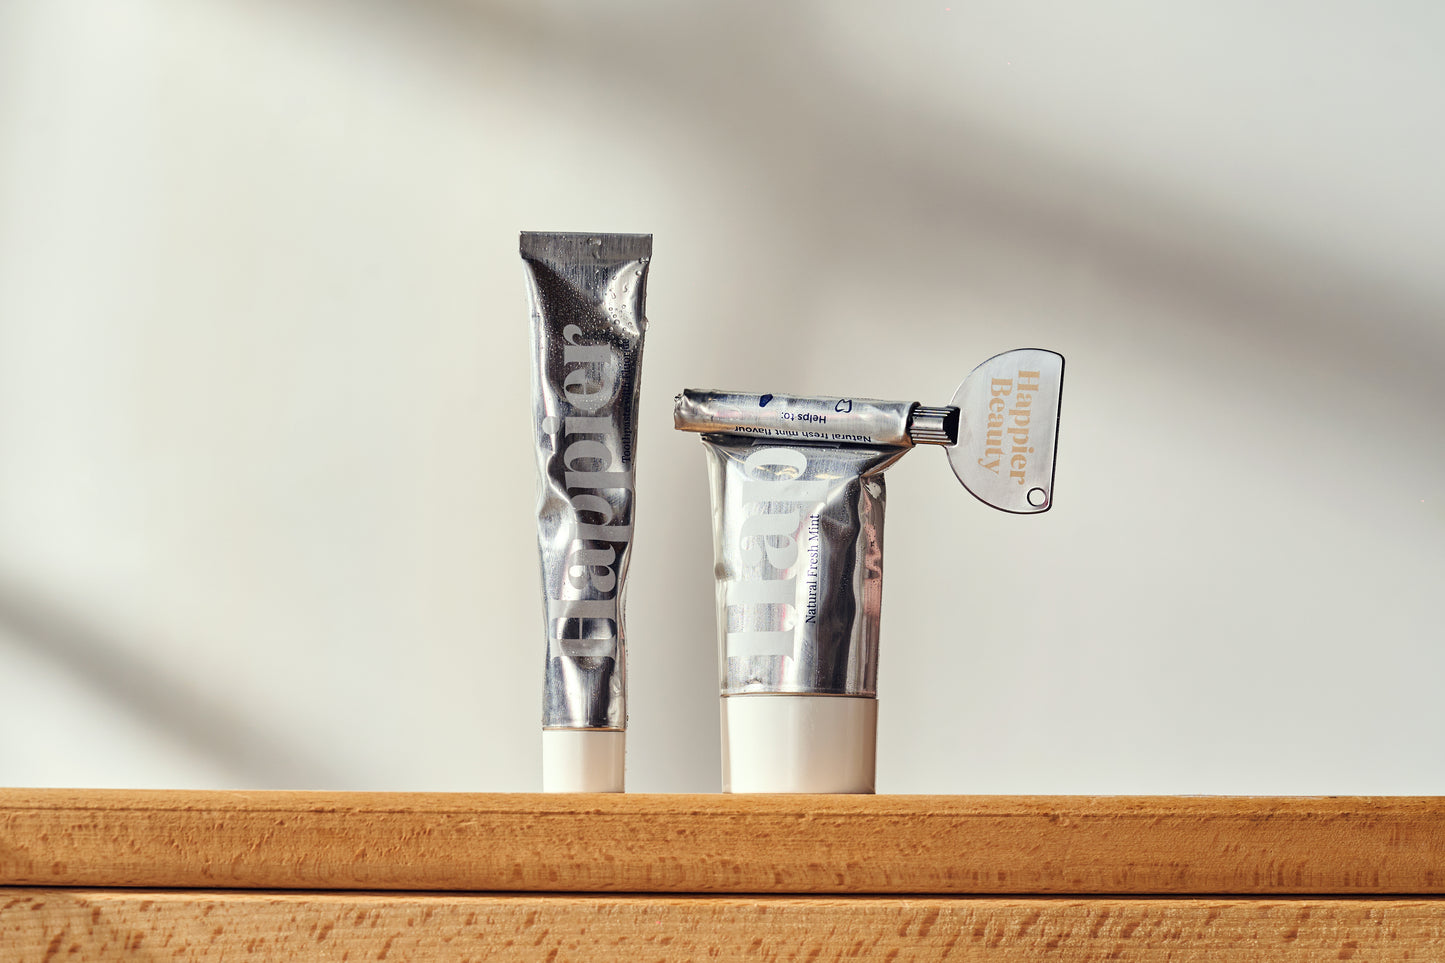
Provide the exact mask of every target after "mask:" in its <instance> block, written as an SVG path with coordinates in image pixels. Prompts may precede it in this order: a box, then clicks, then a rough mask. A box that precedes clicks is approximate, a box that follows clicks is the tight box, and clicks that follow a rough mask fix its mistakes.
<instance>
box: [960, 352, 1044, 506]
mask: <svg viewBox="0 0 1445 963" xmlns="http://www.w3.org/2000/svg"><path fill="white" fill-rule="evenodd" d="M1063 383H1064V356H1063V355H1061V354H1057V353H1055V352H1053V351H1048V350H1045V349H1043V348H1020V349H1018V350H1016V351H1005V352H1004V353H1003V354H999V355H995V356H994V357H992V358H989V359H988V360H987V361H985V362H984V363H983V364H981V365H979V366H978V367H977V368H974V369H973V370H972V371H971V372H969V374H968V377H967V378H964V379H963V384H961V385H959V386H958V391H957V392H956V393H955V394H954V396H953V403H954V405H955V406H957V408H958V409H959V412H960V415H959V426H958V444H956V445H954V446H953V447H952V448H949V449H948V461H949V463H950V464H952V465H953V473H954V474H955V475H957V476H958V480H959V481H961V482H962V483H963V487H964V488H967V489H968V490H969V491H970V492H972V493H973V495H974V496H975V497H977V498H978V499H979V500H980V501H982V502H984V503H985V504H988V505H992V506H993V507H994V508H998V509H1002V510H1003V511H1006V512H1015V513H1018V514H1037V513H1039V512H1046V511H1048V510H1049V508H1050V507H1051V506H1052V505H1053V503H1054V456H1055V454H1056V451H1057V447H1058V436H1059V401H1060V397H1061V393H1062V391H1063Z"/></svg>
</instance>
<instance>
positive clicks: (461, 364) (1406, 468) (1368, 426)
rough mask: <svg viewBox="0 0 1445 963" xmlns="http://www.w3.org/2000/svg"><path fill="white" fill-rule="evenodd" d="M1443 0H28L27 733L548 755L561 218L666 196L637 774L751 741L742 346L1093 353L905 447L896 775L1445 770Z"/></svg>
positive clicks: (380, 774)
mask: <svg viewBox="0 0 1445 963" xmlns="http://www.w3.org/2000/svg"><path fill="white" fill-rule="evenodd" d="M1442 49H1445V7H1441V6H1440V5H1439V4H1436V3H1431V2H1417V3H1406V2H1397V3H1387V4H1373V5H1371V4H1356V3H1346V2H1309V3H1305V2H1285V3H1273V4H1263V5H1261V4H1256V3H1248V2H1242V0H1226V2H1216V3H1208V4H1157V3H1145V2H1130V0H1100V2H1096V3H1090V4H1078V3H1070V2H1002V0H998V2H971V0H933V2H928V3H923V2H908V3H894V4H863V3H852V4H846V3H837V2H829V3H822V2H814V3H798V4H771V3H763V2H751V3H741V4H672V3H664V2H661V0H629V2H625V3H619V2H612V3H607V4H594V3H585V2H576V3H570V2H569V3H563V2H554V3H547V4H537V3H532V2H523V0H511V2H492V3H488V2H483V0H475V2H468V0H420V2H413V3H406V4H402V3H395V4H390V3H382V2H377V0H373V2H360V0H358V2H340V0H296V2H288V3H274V2H267V0H248V2H242V0H211V2H206V3H195V2H185V0H130V2H127V3H123V4H116V3H107V2H103V0H94V2H90V0H7V2H5V3H3V4H0V784H9V785H81V786H85V785H89V786H169V787H276V788H284V787H297V788H375V789H436V790H452V789H468V790H528V789H534V788H536V787H537V786H538V785H539V775H538V764H537V755H538V732H537V727H538V719H539V716H540V691H539V688H540V678H541V661H542V641H541V638H540V636H541V631H540V623H541V619H540V611H541V610H540V604H541V603H540V600H539V599H538V597H537V595H538V593H537V576H536V561H535V541H534V530H533V524H532V519H531V514H530V513H531V510H532V505H533V485H534V477H533V471H534V469H533V466H532V461H531V453H530V449H529V438H530V435H529V430H528V426H527V417H528V401H527V392H528V369H527V348H526V344H527V332H526V309H525V305H524V293H523V291H524V289H523V283H522V271H521V267H520V264H519V261H518V258H517V255H516V237H517V233H518V231H519V230H522V229H537V230H618V231H650V232H652V233H653V234H654V235H655V238H656V240H655V258H654V261H653V267H652V277H651V284H650V288H649V305H648V308H649V310H648V314H649V316H650V318H651V320H652V329H651V334H650V337H649V343H648V348H647V360H646V376H645V378H644V389H645V392H644V405H645V411H644V415H643V422H642V430H643V432H644V435H643V437H644V441H643V447H642V449H641V462H640V472H639V479H638V492H639V499H640V507H639V523H638V532H637V541H636V547H635V551H634V556H633V558H634V561H633V569H632V582H631V588H630V591H629V608H628V618H629V636H630V643H631V659H630V675H631V684H632V692H631V722H632V730H631V735H630V751H629V785H630V788H633V789H636V790H643V791H710V790H715V789H716V788H717V787H718V782H719V780H718V762H717V752H718V750H717V719H716V698H715V692H716V678H715V655H714V649H715V645H716V642H715V640H714V638H713V622H712V615H711V611H710V606H711V604H712V603H711V599H712V586H711V573H710V548H709V525H708V506H707V492H706V484H705V477H704V472H703V455H702V452H701V450H700V445H699V443H698V441H697V439H696V438H694V437H692V436H689V435H683V434H680V433H677V432H674V431H672V430H671V418H670V412H671V399H672V395H673V393H674V392H675V391H677V390H678V389H680V388H683V387H690V386H697V387H701V386H718V387H738V388H754V389H757V390H782V391H793V392H799V393H805V392H817V393H835V392H836V393H841V394H856V395H864V396H875V397H898V398H909V399H915V398H916V399H919V400H922V401H925V402H929V401H932V402H941V401H945V400H946V399H947V398H948V397H950V396H951V394H952V392H953V389H954V387H955V385H956V384H957V382H958V381H959V380H960V379H961V377H962V375H963V374H964V372H965V371H967V369H969V368H970V367H972V365H973V364H975V363H976V362H978V361H981V360H982V359H983V358H985V357H987V356H989V355H992V354H994V353H996V352H998V351H1001V350H1004V349H1007V348H1011V347H1018V346H1028V345H1040V346H1047V347H1052V348H1055V349H1057V350H1059V351H1061V352H1062V353H1063V354H1064V355H1065V356H1066V357H1067V358H1068V364H1069V367H1068V374H1067V384H1066V386H1065V393H1064V402H1065V404H1064V412H1063V421H1062V428H1061V450H1060V456H1059V469H1058V476H1057V507H1056V508H1055V509H1054V510H1053V511H1052V512H1050V513H1049V514H1047V515H1045V516H1042V517H1038V518H1018V517H1012V516H1005V515H1003V514H1000V513H994V512H991V511H990V510H988V509H987V508H985V507H984V506H982V505H980V504H979V503H977V502H975V501H974V500H973V499H972V498H971V497H969V496H968V495H967V494H966V493H964V492H963V491H962V489H960V488H958V487H957V485H956V483H955V482H954V481H953V478H952V475H951V473H950V472H949V470H948V468H947V465H946V462H945V460H944V459H943V458H942V457H941V456H940V455H939V454H938V453H937V452H932V451H920V452H916V453H914V454H912V455H910V456H909V457H908V458H907V459H905V460H904V461H903V462H902V463H900V464H899V465H898V466H897V467H896V468H894V469H893V470H892V472H891V473H890V487H891V499H890V502H891V508H890V516H889V522H888V526H889V529H888V549H887V570H888V582H887V590H886V595H885V599H886V604H885V607H884V623H883V628H884V650H883V662H882V666H881V692H882V723H881V725H882V732H881V734H880V772H879V779H880V789H881V790H883V791H888V792H940V793H942V792H990V793H992V792H1020V793H1025V792H1027V793H1034V792H1064V793H1074V792H1078V793H1112V792H1121V793H1122V792H1128V793H1133V792H1161V793H1201V792H1225V793H1442V792H1445V709H1442V706H1441V699H1440V691H1441V679H1442V677H1445V646H1442V642H1445V639H1442V635H1445V633H1442V630H1441V627H1440V612H1441V604H1440V596H1439V591H1440V588H1441V583H1442V576H1445V539H1442V535H1445V485H1442V479H1445V444H1442V440H1445V439H1442V422H1445V419H1442V414H1441V413H1442V411H1445V378H1442V376H1441V371H1442V369H1445V187H1442V171H1445V57H1442V56H1441V50H1442Z"/></svg>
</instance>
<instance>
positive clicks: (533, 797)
mask: <svg viewBox="0 0 1445 963" xmlns="http://www.w3.org/2000/svg"><path fill="white" fill-rule="evenodd" d="M0 885H7V886H84V887H157V888H172V889H173V888H178V887H179V888H188V887H200V888H224V889H308V890H358V889H361V890H452V891H456V890H464V891H492V892H499V891H551V892H605V891H612V892H635V893H647V892H651V893H849V894H887V893H908V894H934V895H948V894H1270V895H1286V894H1335V895H1345V894H1376V895H1378V894H1439V893H1445V798H1442V797H1375V798H1364V797H1323V798H1263V797H1245V798H1240V797H1118V796H1116V797H1079V796H1054V797H1038V796H1029V797H1020V796H726V795H639V794H628V795H615V796H601V795H542V794H530V793H529V794H459V793H336V792H161V791H112V790H33V789H7V790H0Z"/></svg>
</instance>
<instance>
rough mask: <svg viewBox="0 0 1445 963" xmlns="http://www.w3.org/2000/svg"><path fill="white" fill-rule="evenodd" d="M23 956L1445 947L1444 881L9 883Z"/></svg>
mask: <svg viewBox="0 0 1445 963" xmlns="http://www.w3.org/2000/svg"><path fill="white" fill-rule="evenodd" d="M0 946H4V947H6V953H7V958H10V957H9V956H8V954H15V956H14V957H13V958H18V959H30V958H34V959H40V958H42V956H43V957H44V958H45V959H51V958H80V959H85V960H97V961H105V960H120V959H133V958H135V957H136V956H137V955H138V954H146V953H159V952H164V953H165V954H166V955H181V956H184V957H185V958H186V959H190V960H198V961H206V960H212V959H227V958H233V957H235V956H237V955H243V954H244V955H247V956H252V957H262V958H265V959H269V960H278V961H279V960H312V959H316V958H318V957H320V956H323V955H324V956H325V957H326V958H328V959H345V958H348V957H354V958H356V959H428V960H462V959H481V958H485V959H488V960H498V961H509V960H517V961H522V960H540V959H549V960H551V959H559V958H560V959H579V958H580V959H589V960H596V961H600V963H610V961H618V963H624V961H625V963H633V961H635V960H638V959H654V960H656V959H662V960H691V959H702V958H708V959H713V960H740V959H757V958H758V957H759V955H760V954H761V953H764V951H766V956H767V958H769V959H775V960H809V961H812V960H820V959H821V960H835V959H843V958H845V957H862V958H869V959H875V958H876V959H884V958H886V959H890V960H895V959H905V960H907V959H941V958H944V957H947V958H949V959H959V960H988V961H989V963H1011V961H1024V960H1037V959H1040V958H1042V957H1045V956H1047V958H1049V959H1051V960H1058V961H1060V963H1083V961H1094V960H1102V959H1110V960H1116V961H1120V963H1163V961H1166V960H1167V961H1172V963H1194V961H1209V963H1245V961H1248V963H1257V961H1264V960H1269V961H1282V963H1316V961H1318V960H1321V959H1350V958H1358V959H1362V960H1371V961H1379V963H1392V961H1397V960H1400V961H1403V960H1421V959H1441V958H1445V898H1433V899H1386V900H1381V899H1324V898H1295V899H1282V900H1261V899H1247V898H1234V899H1222V898H1202V897H1201V898H1174V899H1161V898H1154V899H1145V898H1135V899H1058V898H1047V897H1033V898H1010V899H1002V898H991V897H926V898H917V897H786V896H767V897H750V898H741V897H725V896H692V897H677V896H647V897H636V896H632V897H628V896H589V897H583V896H541V895H534V894H519V895H463V894H384V893H383V894H379V893H275V892H253V893H245V892H205V891H190V892H176V891H134V892H133V891H117V890H75V889H65V890H57V889H8V890H7V889H0Z"/></svg>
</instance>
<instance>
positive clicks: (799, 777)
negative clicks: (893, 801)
mask: <svg viewBox="0 0 1445 963" xmlns="http://www.w3.org/2000/svg"><path fill="white" fill-rule="evenodd" d="M877 745H878V700H877V699H868V698H861V697H857V696H814V695H734V696H724V697H723V699H722V758H723V773H722V776H723V778H722V781H723V792H873V785H874V771H875V768H876V767H875V762H876V760H877Z"/></svg>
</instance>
